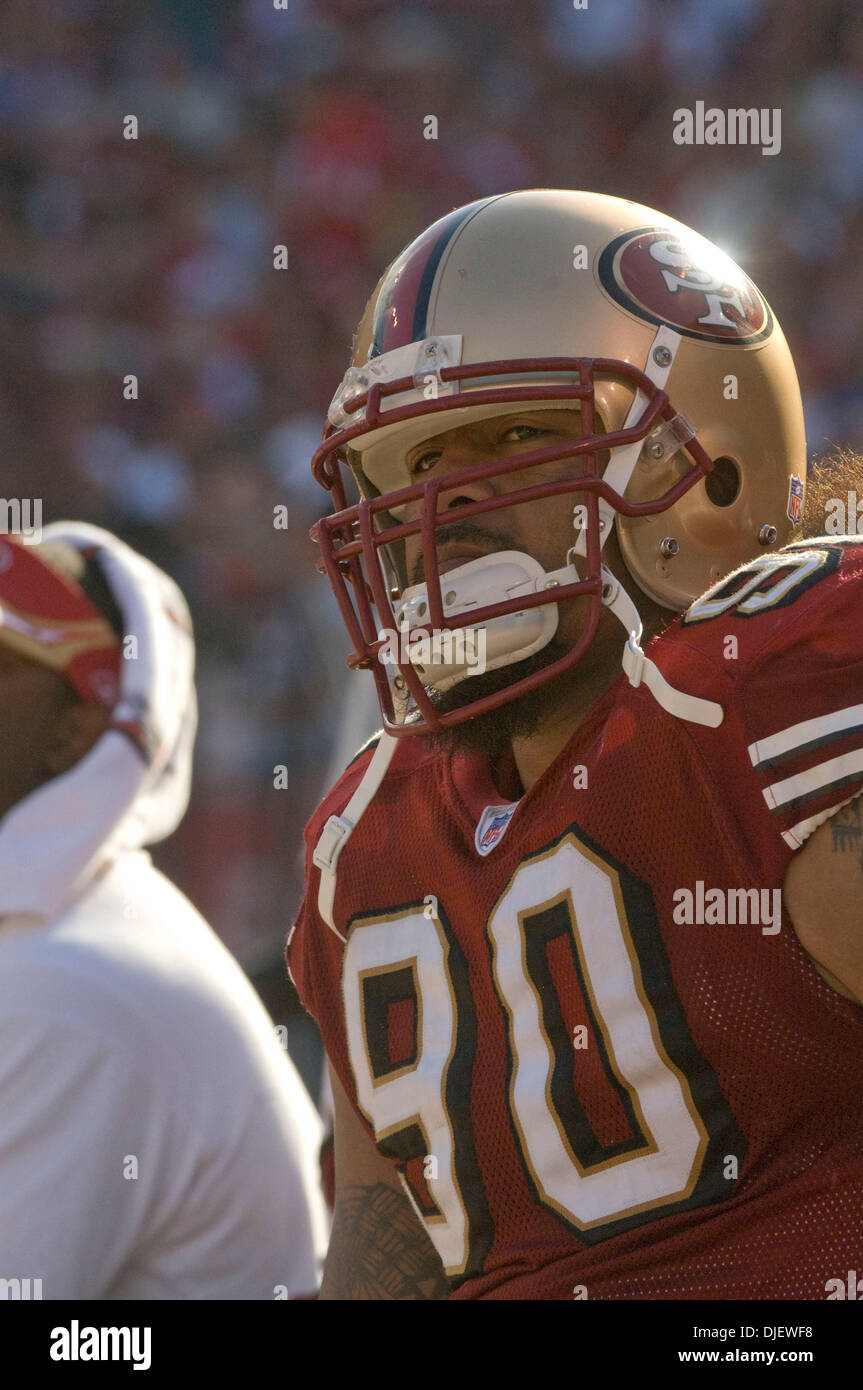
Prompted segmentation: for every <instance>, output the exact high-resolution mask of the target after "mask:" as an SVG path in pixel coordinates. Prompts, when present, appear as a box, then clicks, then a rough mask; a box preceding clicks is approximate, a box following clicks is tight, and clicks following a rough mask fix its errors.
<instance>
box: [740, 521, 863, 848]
mask: <svg viewBox="0 0 863 1390" xmlns="http://www.w3.org/2000/svg"><path fill="white" fill-rule="evenodd" d="M788 550H789V551H796V552H797V555H798V556H802V555H804V554H806V553H807V552H809V553H817V552H820V553H821V554H822V555H823V556H824V559H823V561H822V563H821V564H820V565H819V566H817V567H816V568H813V569H812V571H811V573H809V574H808V575H805V576H804V579H803V580H801V588H802V592H800V593H799V595H798V596H797V597H795V595H794V588H793V585H792V587H791V588H790V589H789V590H788V594H787V597H788V598H790V599H791V602H786V603H784V604H782V605H781V606H779V605H777V609H776V613H775V616H774V618H773V620H772V622H768V623H766V624H765V625H764V629H763V635H764V639H765V644H764V647H763V649H762V650H761V651H760V652H759V653H758V655H757V656H756V657H755V658H754V659H753V660H751V661H750V662H748V663H747V667H746V670H745V672H744V673H743V675H742V679H741V681H740V684H739V691H738V709H739V712H740V717H741V721H742V725H743V730H744V736H745V740H746V756H747V759H748V762H749V764H751V767H752V772H753V775H754V777H755V780H756V783H757V786H758V790H759V793H760V796H761V798H762V799H763V802H764V805H765V808H766V811H767V813H768V815H769V817H770V821H771V823H772V825H773V827H774V829H775V834H776V835H779V836H781V838H782V840H783V841H784V843H785V845H787V846H788V847H789V848H790V849H791V850H792V851H795V850H797V849H799V848H800V847H801V845H803V844H804V843H805V841H806V840H807V839H808V837H809V836H810V835H811V834H812V832H813V831H814V830H815V829H816V828H817V827H818V826H819V825H821V824H823V823H824V821H826V820H828V819H829V818H830V817H831V816H832V815H834V814H835V813H836V812H837V811H838V810H839V809H840V808H841V807H843V806H845V805H847V804H848V802H850V801H852V800H854V798H856V797H858V796H860V795H861V793H863V621H861V618H863V539H861V538H848V537H842V538H832V537H821V538H819V539H818V540H817V541H810V542H798V543H797V545H796V546H794V547H789V548H788ZM806 581H809V582H806ZM804 585H805V587H804ZM767 592H768V594H769V590H768V591H767ZM769 612H770V610H769V609H765V612H764V613H763V614H762V615H761V617H759V618H758V619H757V620H758V621H760V622H763V621H764V619H765V618H767V617H768V614H769ZM745 621H746V616H745V614H744V616H743V622H744V623H745Z"/></svg>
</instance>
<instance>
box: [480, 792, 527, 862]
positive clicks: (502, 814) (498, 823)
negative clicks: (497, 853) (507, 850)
mask: <svg viewBox="0 0 863 1390" xmlns="http://www.w3.org/2000/svg"><path fill="white" fill-rule="evenodd" d="M517 805H518V802H517V801H513V802H512V803H511V805H509V806H486V808H485V810H484V811H483V813H482V815H481V816H480V818H479V824H478V825H477V828H476V834H475V835H474V844H475V845H476V851H477V854H483V855H484V854H489V853H490V852H491V850H493V849H494V847H495V845H496V844H497V843H498V842H499V840H500V838H501V836H502V835H503V832H504V831H505V830H506V827H507V826H508V825H509V823H510V821H511V820H512V815H513V812H514V811H515V808H516V806H517Z"/></svg>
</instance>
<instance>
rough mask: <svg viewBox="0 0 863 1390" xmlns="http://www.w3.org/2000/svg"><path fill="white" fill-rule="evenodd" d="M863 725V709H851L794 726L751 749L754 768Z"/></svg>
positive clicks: (806, 720)
mask: <svg viewBox="0 0 863 1390" xmlns="http://www.w3.org/2000/svg"><path fill="white" fill-rule="evenodd" d="M856 724H863V705H849V706H848V707H847V709H838V710H834V712H833V713H832V714H823V715H819V717H818V718H817V719H804V720H803V721H802V723H800V724H792V725H791V726H790V727H789V728H787V729H781V730H780V732H779V733H778V734H771V735H770V737H769V738H762V739H758V740H757V741H756V742H755V743H750V745H749V749H748V752H749V757H750V758H751V760H752V764H753V766H754V767H757V766H758V764H759V763H763V762H767V761H768V759H770V758H776V757H778V756H779V754H781V753H789V752H790V751H791V750H792V749H793V748H798V747H801V746H803V745H804V744H807V743H814V742H815V741H816V740H817V739H819V738H823V737H824V736H825V734H836V733H841V732H842V730H843V729H853V728H854V726H855V725H856Z"/></svg>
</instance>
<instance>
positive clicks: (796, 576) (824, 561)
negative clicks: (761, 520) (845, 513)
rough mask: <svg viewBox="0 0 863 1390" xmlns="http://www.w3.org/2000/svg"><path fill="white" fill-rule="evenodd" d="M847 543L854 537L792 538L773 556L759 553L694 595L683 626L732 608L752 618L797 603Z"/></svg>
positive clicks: (829, 570)
mask: <svg viewBox="0 0 863 1390" xmlns="http://www.w3.org/2000/svg"><path fill="white" fill-rule="evenodd" d="M849 542H851V543H853V538H849V537H844V538H843V539H842V540H841V542H839V543H836V544H823V543H821V544H812V543H810V542H806V541H795V542H794V543H793V544H792V545H789V546H786V547H785V549H784V550H777V551H776V553H775V554H774V555H759V556H758V558H757V560H750V562H749V563H748V564H746V565H741V566H740V568H739V569H736V570H734V571H733V573H732V574H729V575H727V576H726V578H725V579H723V580H721V581H720V582H719V583H718V584H714V585H713V588H712V589H708V590H707V592H706V593H704V594H702V595H701V597H700V598H697V599H696V600H695V602H694V603H693V604H691V605H690V607H689V608H687V610H686V612H685V613H684V615H683V618H682V622H683V626H684V627H687V626H689V625H690V624H692V623H703V622H706V621H707V620H708V619H709V618H718V617H720V615H721V614H723V613H729V612H732V611H733V612H734V613H735V614H736V615H737V616H738V617H741V618H755V617H757V616H758V614H759V613H763V612H765V610H766V609H768V608H784V607H785V606H786V605H787V604H789V603H794V602H796V600H797V599H798V598H799V597H800V595H801V594H803V593H805V592H806V590H807V589H809V588H811V587H812V585H813V584H817V583H818V582H819V580H821V579H826V578H827V575H828V574H832V573H833V571H834V570H835V569H836V567H837V565H838V564H839V560H840V558H841V554H842V551H841V546H842V545H846V544H848V543H849Z"/></svg>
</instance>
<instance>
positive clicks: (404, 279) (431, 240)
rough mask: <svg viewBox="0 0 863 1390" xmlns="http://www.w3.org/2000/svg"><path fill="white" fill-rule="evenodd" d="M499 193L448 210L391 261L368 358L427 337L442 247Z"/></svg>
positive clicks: (444, 248) (379, 300) (379, 302)
mask: <svg viewBox="0 0 863 1390" xmlns="http://www.w3.org/2000/svg"><path fill="white" fill-rule="evenodd" d="M499 196H500V194H496V195H495V196H493V197H491V198H479V199H477V201H476V202H474V203H468V204H467V205H466V206H465V207H462V208H456V209H455V210H454V211H453V212H450V213H447V215H446V217H441V218H439V219H438V221H437V222H435V223H434V224H433V225H432V226H431V227H429V228H428V230H427V231H425V232H423V234H422V236H419V237H417V239H416V241H412V242H411V244H410V246H408V247H407V248H406V249H405V250H404V251H403V252H402V254H401V255H400V256H399V257H398V258H397V259H396V260H395V261H393V264H392V265H391V267H390V269H389V272H388V274H387V277H386V279H385V280H384V283H383V285H382V287H381V292H380V295H379V297H378V307H377V313H376V315H375V333H374V341H373V343H372V347H371V350H370V352H369V357H370V358H371V357H380V355H381V353H384V352H390V351H391V350H392V349H393V348H400V347H405V346H406V345H407V344H408V343H421V342H422V341H423V339H424V338H427V337H428V310H429V300H430V299H431V291H432V285H433V283H434V277H435V274H436V272H437V268H438V266H439V265H440V263H441V259H442V257H443V253H444V251H445V250H446V248H447V246H448V245H449V244H450V242H451V241H452V238H453V236H454V235H455V233H456V232H457V231H458V229H459V227H460V226H461V225H462V223H463V222H465V221H467V219H468V217H470V215H471V214H472V213H474V212H476V211H477V209H478V208H481V207H485V205H486V204H487V203H493V202H495V201H496V198H497V197H499Z"/></svg>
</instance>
